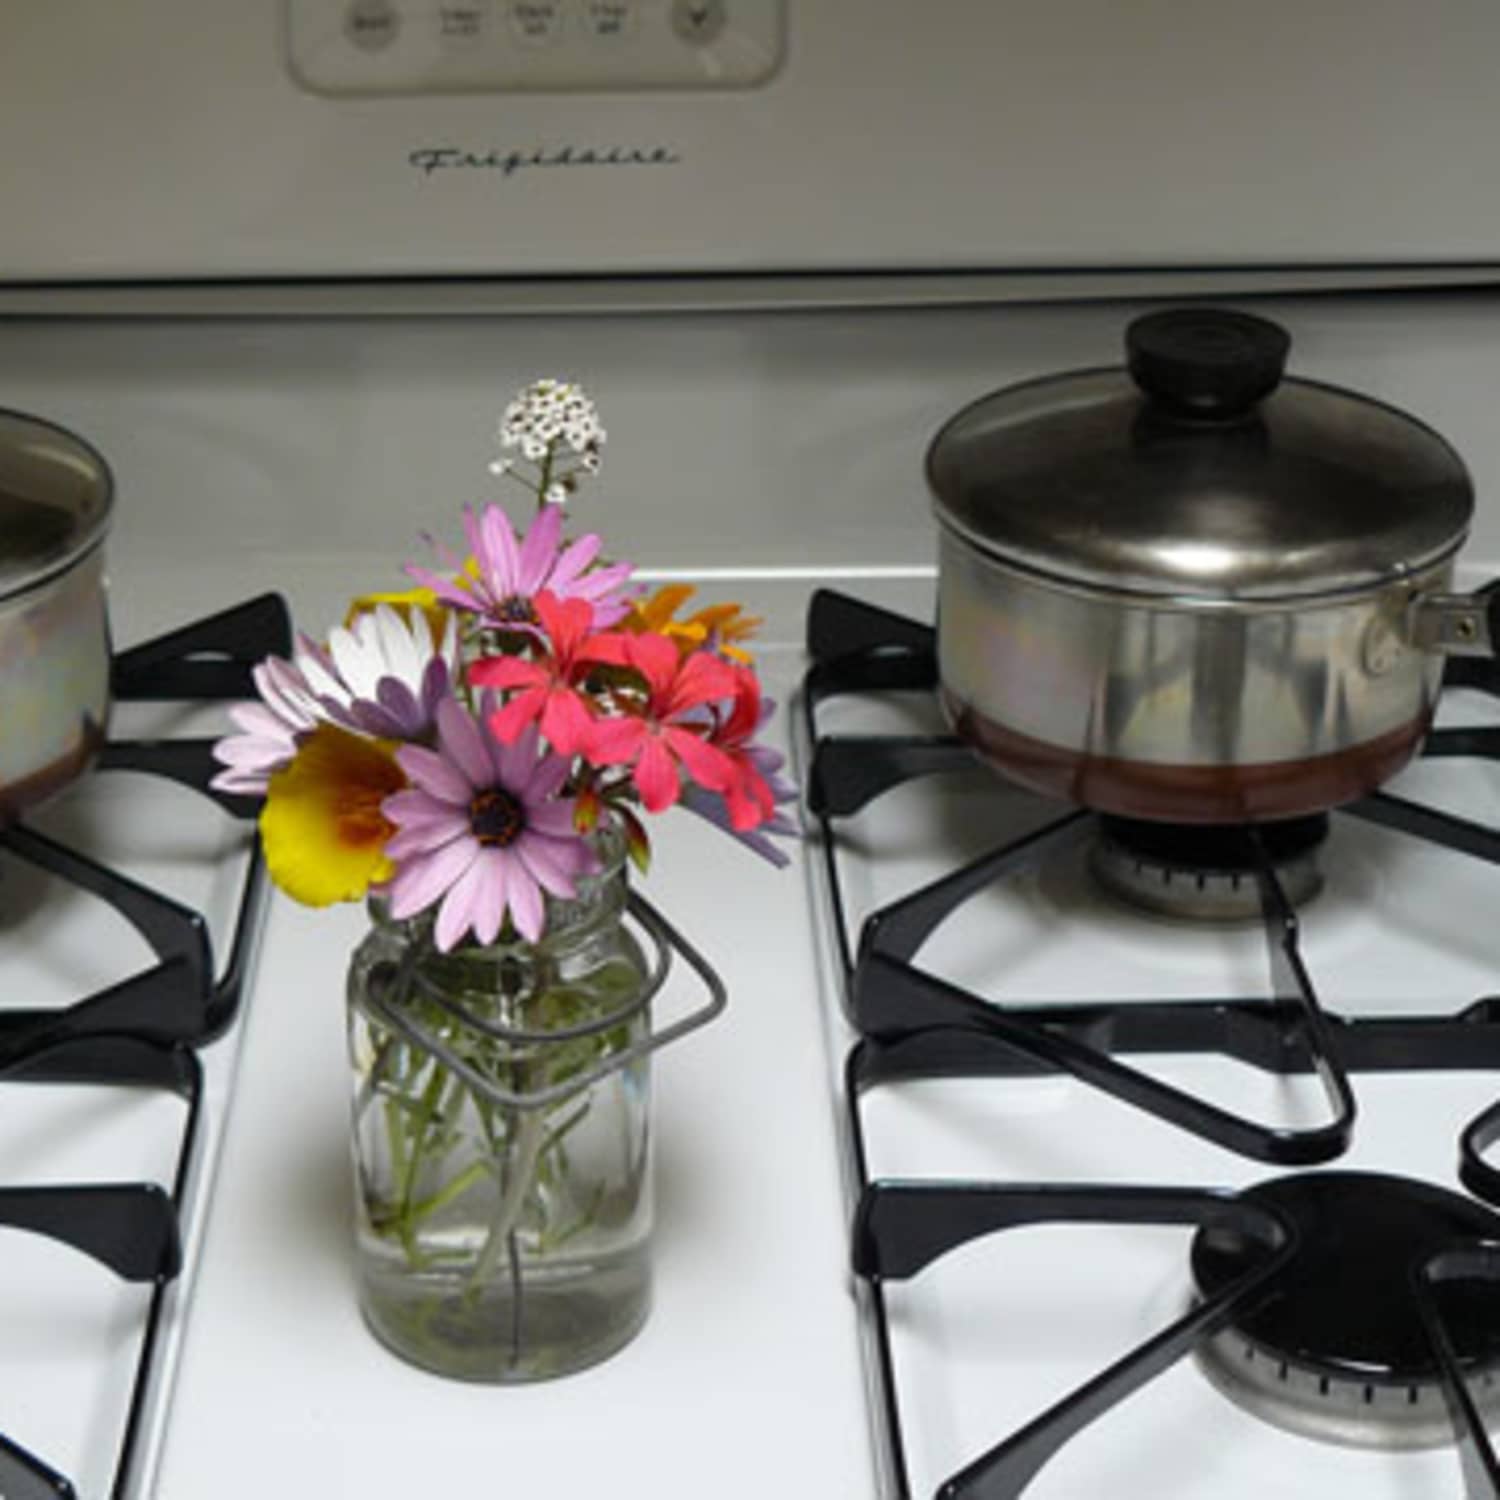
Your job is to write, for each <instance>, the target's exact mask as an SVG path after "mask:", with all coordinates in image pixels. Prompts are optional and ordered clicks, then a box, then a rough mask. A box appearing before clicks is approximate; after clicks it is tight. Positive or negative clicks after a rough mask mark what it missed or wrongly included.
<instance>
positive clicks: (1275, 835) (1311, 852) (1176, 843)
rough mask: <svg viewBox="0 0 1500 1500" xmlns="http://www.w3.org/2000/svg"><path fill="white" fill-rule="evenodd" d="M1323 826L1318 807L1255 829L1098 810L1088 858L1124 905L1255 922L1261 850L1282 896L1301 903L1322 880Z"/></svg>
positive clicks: (1173, 914) (1168, 913) (1188, 918)
mask: <svg viewBox="0 0 1500 1500" xmlns="http://www.w3.org/2000/svg"><path fill="white" fill-rule="evenodd" d="M1327 831H1328V820H1327V817H1326V816H1322V815H1315V816H1313V817H1309V818H1296V819H1291V820H1288V821H1287V822H1285V823H1275V824H1266V825H1264V826H1263V827H1260V828H1256V829H1254V830H1252V829H1250V828H1248V827H1237V826H1225V827H1218V826H1215V825H1204V826H1202V827H1197V826H1188V825H1181V824H1170V823H1148V822H1144V821H1138V820H1136V819H1132V818H1114V817H1102V818H1100V820H1099V836H1098V839H1097V840H1096V841H1095V843H1094V845H1093V847H1092V849H1091V850H1090V856H1089V864H1090V868H1091V870H1092V871H1093V874H1094V877H1095V879H1097V880H1098V882H1099V883H1100V885H1102V886H1103V887H1104V888H1105V890H1107V891H1108V892H1109V893H1110V894H1111V895H1113V896H1116V897H1118V898H1119V899H1120V900H1122V901H1125V902H1127V903H1128V904H1129V905H1131V906H1136V907H1141V908H1143V909H1144V910H1146V911H1151V912H1156V913H1157V914H1158V915H1161V916H1167V917H1175V918H1178V919H1181V920H1185V921H1192V922H1254V921H1258V920H1259V919H1260V916H1261V894H1260V880H1259V878H1258V877H1257V875H1256V865H1257V859H1258V858H1260V857H1261V855H1260V851H1261V850H1263V851H1264V857H1265V858H1266V859H1267V860H1268V861H1269V864H1270V867H1271V869H1272V870H1273V871H1274V872H1275V875H1276V879H1277V881H1278V883H1279V884H1280V886H1281V889H1282V892H1283V893H1284V894H1285V896H1286V899H1287V901H1288V902H1289V903H1290V904H1291V905H1292V906H1302V905H1305V904H1306V903H1307V902H1309V901H1311V900H1312V898H1313V897H1314V896H1316V895H1317V894H1318V892H1319V891H1320V890H1322V888H1323V873H1322V870H1321V869H1320V868H1319V866H1318V850H1319V848H1320V847H1321V845H1322V842H1323V839H1324V838H1325V837H1326V836H1327ZM1253 840H1256V841H1258V845H1257V843H1256V842H1253Z"/></svg>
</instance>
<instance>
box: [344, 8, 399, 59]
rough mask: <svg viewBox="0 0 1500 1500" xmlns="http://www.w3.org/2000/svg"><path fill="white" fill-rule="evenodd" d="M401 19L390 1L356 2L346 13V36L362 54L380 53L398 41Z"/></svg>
mask: <svg viewBox="0 0 1500 1500" xmlns="http://www.w3.org/2000/svg"><path fill="white" fill-rule="evenodd" d="M400 30H401V17H400V15H399V14H397V11H396V7H395V6H394V5H392V4H391V3H390V0H354V4H353V5H351V6H350V7H349V9H348V10H346V11H345V12H344V35H345V36H346V37H348V38H349V40H350V41H351V42H353V43H354V45H355V46H356V47H358V48H359V49H360V51H361V52H379V51H380V50H381V49H382V48H384V47H389V46H390V44H391V43H392V42H394V41H395V40H396V33H397V32H398V31H400Z"/></svg>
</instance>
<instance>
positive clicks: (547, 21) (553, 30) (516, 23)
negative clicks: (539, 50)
mask: <svg viewBox="0 0 1500 1500" xmlns="http://www.w3.org/2000/svg"><path fill="white" fill-rule="evenodd" d="M505 9H506V12H507V13H508V14H509V16H510V29H511V34H512V35H513V36H514V37H515V39H516V40H517V41H518V42H520V43H521V45H522V46H524V47H550V46H551V45H552V44H553V43H555V42H560V41H561V40H562V37H563V30H564V28H565V27H566V26H567V23H568V18H567V7H566V5H565V4H564V3H563V0H507V4H506V7H505Z"/></svg>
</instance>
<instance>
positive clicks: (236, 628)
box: [0, 595, 291, 1500]
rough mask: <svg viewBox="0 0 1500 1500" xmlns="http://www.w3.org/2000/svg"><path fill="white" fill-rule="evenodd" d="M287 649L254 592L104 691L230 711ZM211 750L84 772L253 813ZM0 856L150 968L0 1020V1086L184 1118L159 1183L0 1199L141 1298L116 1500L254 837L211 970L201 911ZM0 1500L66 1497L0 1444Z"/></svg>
mask: <svg viewBox="0 0 1500 1500" xmlns="http://www.w3.org/2000/svg"><path fill="white" fill-rule="evenodd" d="M290 647H291V623H290V619H289V616H288V614H287V609H286V605H285V604H284V602H283V601H282V600H281V599H280V598H279V597H278V596H276V595H264V596H262V597H260V598H258V599H254V600H251V601H249V602H248V603H245V604H243V605H239V606H237V607H235V608H232V609H229V610H225V611H224V612H222V613H220V614H216V615H213V616H211V617H209V618H206V619H204V620H201V621H198V622H196V623H195V624H192V625H189V626H186V627H184V628H183V629H180V630H176V631H173V632H171V633H170V634H168V635H164V636H161V637H159V638H157V639H155V640H152V641H149V642H147V643H145V644H144V645H141V646H138V647H135V648H134V649H132V650H129V651H126V652H123V653H121V654H119V655H117V656H116V657H115V659H114V662H113V668H112V673H111V683H112V691H113V694H114V696H115V698H116V699H117V700H121V701H128V700H136V701H147V700H149V701H161V702H188V701H225V700H231V699H243V698H247V697H251V696H253V694H254V686H253V683H252V681H251V675H250V673H251V668H252V667H253V666H254V665H255V664H256V663H257V662H258V661H260V660H261V659H262V658H263V657H265V656H266V655H268V654H270V653H273V652H275V653H282V654H285V653H286V652H288V651H289V650H290ZM212 743H213V742H212V741H211V740H207V739H203V740H199V739H181V738H178V739H163V740H155V741H140V740H111V741H110V742H109V743H108V744H107V745H106V746H105V747H104V749H103V750H102V752H101V754H100V756H99V759H98V762H97V767H96V769H97V770H98V771H99V772H101V773H107V772H109V771H111V770H129V771H136V772H143V773H146V774H149V775H155V776H161V777H165V778H168V779H170V780H172V781H175V782H178V783H180V784H182V785H184V786H187V787H189V788H191V789H193V790H195V791H197V792H199V793H201V794H202V796H203V798H204V799H206V800H205V803H204V805H205V807H211V806H214V805H216V806H217V809H218V810H219V811H218V812H217V813H214V812H211V813H210V815H211V816H223V815H227V816H229V817H231V818H234V819H237V820H241V821H250V820H253V818H254V817H255V815H256V812H257V810H258V808H257V804H256V803H255V802H254V801H253V800H252V799H249V798H244V797H237V796H232V795H227V794H225V793H222V792H219V791H217V790H215V789H214V788H213V787H211V786H210V785H209V782H210V780H211V778H212V777H213V776H214V774H215V773H216V771H217V770H218V766H217V765H216V763H215V762H214V760H213V758H212V755H211V753H210V751H211V746H212ZM0 849H4V850H6V851H8V852H9V853H10V854H12V855H13V856H15V857H17V858H19V859H22V860H24V861H26V862H28V863H30V864H32V865H34V866H36V867H38V868H40V869H42V870H45V871H46V872H48V873H49V874H51V875H54V876H57V877H59V878H61V879H63V880H65V881H68V882H69V883H71V884H72V885H74V886H76V887H77V888H79V889H80V890H83V891H85V892H88V893H89V894H91V895H93V896H95V897H97V898H98V899H100V900H102V901H105V902H107V903H108V904H109V905H111V906H112V907H114V909H115V910H116V911H118V912H119V913H120V914H121V915H122V916H124V917H125V918H126V919H127V920H128V921H129V922H130V924H131V925H132V926H133V927H134V928H135V929H136V930H137V931H138V932H139V933H140V934H141V935H142V937H143V938H145V940H146V942H147V943H148V944H149V946H150V948H151V951H152V954H153V956H154V958H155V962H154V963H153V964H151V965H150V966H149V967H147V968H146V969H144V970H142V971H141V972H139V973H137V974H134V975H131V976H129V977H128V978H126V979H124V980H122V981H120V982H119V983H117V984H114V985H111V986H109V987H108V988H106V989H104V990H101V991H99V992H97V993H95V994H92V995H88V996H85V997H84V998H82V999H79V1000H77V1001H75V1002H73V1003H71V1004H69V1005H67V1006H65V1007H63V1008H61V1009H56V1008H54V1009H35V1008H32V1009H27V1008H24V1007H14V1008H11V1007H7V1008H6V1009H5V1010H4V1011H3V1012H0V1081H3V1082H5V1083H16V1084H25V1085H28V1086H36V1085H40V1084H52V1085H59V1084H75V1085H76V1084H95V1085H111V1086H117V1087H126V1088H140V1089H149V1090H156V1091H162V1092H169V1093H172V1094H175V1095H177V1096H178V1097H179V1098H181V1099H182V1101H183V1103H184V1106H185V1108H184V1113H183V1124H182V1131H181V1135H180V1137H179V1144H178V1149H177V1156H176V1165H175V1168H174V1170H173V1177H172V1182H171V1184H170V1186H164V1185H162V1184H159V1183H153V1182H137V1183H118V1184H109V1185H98V1184H78V1185H67V1184H63V1185H57V1186H47V1187H0V1224H4V1225H6V1226H8V1227H12V1228H17V1229H22V1230H28V1231H33V1232H35V1233H38V1234H41V1235H45V1236H47V1237H49V1238H52V1239H56V1240H59V1241H62V1242H64V1243H66V1244H68V1245H71V1246H72V1247H73V1248H74V1249H76V1250H79V1251H81V1252H83V1253H84V1254H86V1255H88V1256H90V1257H92V1258H93V1259H94V1260H96V1261H98V1262H99V1263H100V1265H101V1267H103V1268H104V1269H105V1270H107V1271H110V1272H113V1273H114V1274H115V1275H116V1276H119V1277H121V1278H122V1279H124V1280H127V1281H132V1282H142V1283H147V1284H149V1285H150V1286H151V1287H152V1292H151V1297H150V1304H149V1307H148V1309H147V1313H146V1316H145V1320H144V1324H143V1327H142V1332H141V1339H140V1346H139V1352H138V1355H137V1358H136V1365H135V1376H134V1380H133V1384H132V1390H131V1395H130V1401H129V1408H128V1411H127V1414H126V1417H125V1421H124V1426H123V1430H122V1433H121V1436H120V1442H119V1447H118V1450H117V1457H116V1460H115V1465H114V1476H113V1479H112V1481H111V1487H110V1491H109V1494H110V1497H111V1500H122V1497H123V1496H124V1495H125V1494H126V1493H127V1489H128V1485H129V1483H130V1479H131V1470H132V1465H133V1462H134V1459H135V1457H136V1452H137V1447H138V1443H139V1438H140V1429H141V1423H142V1419H143V1415H144V1407H145V1399H146V1393H147V1390H148V1387H149V1382H150V1380H151V1378H152V1367H153V1356H154V1354H155V1351H156V1350H157V1348H158V1345H159V1338H160V1332H161V1324H162V1313H163V1305H164V1296H165V1292H166V1288H167V1287H168V1286H169V1285H170V1283H171V1281H172V1280H173V1278H174V1277H175V1276H176V1275H177V1272H178V1269H179V1267H180V1264H181V1243H180V1231H179V1225H180V1219H181V1211H182V1208H183V1203H184V1194H185V1192H186V1189H187V1184H188V1180H189V1177H190V1174H191V1171H192V1168H193V1161H194V1150H195V1145H196V1141H197V1136H198V1127H199V1116H200V1101H201V1096H202V1072H201V1069H200V1066H199V1063H198V1058H197V1056H196V1054H195V1053H194V1051H193V1050H192V1049H193V1048H194V1047H195V1046H198V1045H201V1044H203V1043H205V1042H208V1041H211V1040H213V1039H214V1038H215V1037H217V1036H219V1035H221V1034H222V1033H223V1032H224V1031H225V1030H226V1029H227V1028H228V1027H229V1026H230V1025H231V1024H232V1023H233V1021H234V1020H235V1018H236V1016H237V1014H238V1011H239V1007H240V1002H241V998H242V995H243V989H244V984H245V980H246V972H247V967H248V962H249V954H250V947H251V944H252V942H253V940H254V937H255V934H256V932H257V931H258V928H259V918H260V915H261V911H262V908H263V905H264V898H265V885H266V881H265V869H264V862H263V859H262V856H261V851H260V845H259V839H258V837H255V836H254V835H252V837H251V841H250V848H249V853H248V855H247V856H246V859H245V869H244V874H243V877H242V881H241V886H240V893H239V898H238V904H237V909H236V915H235V918H234V927H233V935H232V937H231V939H230V947H229V953H228V955H227V960H226V962H225V964H224V966H223V970H222V972H219V970H218V968H217V966H216V961H215V955H214V953H213V951H212V945H211V942H210V936H209V931H208V924H207V921H206V919H205V917H204V915H203V914H202V913H201V912H197V911H194V910H192V909H190V908H188V907H186V906H183V905H182V904H181V903H179V902H177V901H175V900H173V899H172V898H171V897H169V896H167V895H165V894H164V893H162V892H160V891H156V890H153V889H151V888H150V887H148V886H146V885H143V884H141V883H139V882H137V881H134V880H131V879H129V878H128V877H126V876H125V875H123V874H121V873H120V872H118V871H114V870H111V869H109V868H107V867H106V866H104V865H102V864H100V863H98V862H97V861H95V860H93V859H91V858H90V857H89V856H88V855H86V854H85V853H83V852H82V851H81V850H79V849H76V848H72V847H70V846H69V845H67V844H65V843H63V842H60V841H59V840H57V839H54V838H50V837H48V836H46V835H43V834H42V833H40V832H38V831H37V830H35V829H32V828H29V827H27V826H26V825H25V823H24V822H22V823H18V824H13V825H11V826H9V827H7V828H5V829H3V830H0ZM0 1421H3V1413H0ZM0 1494H3V1495H4V1496H5V1497H6V1500H54V1497H68V1496H72V1495H73V1494H74V1487H73V1485H72V1483H71V1482H70V1480H69V1479H68V1478H67V1477H66V1476H64V1475H62V1474H60V1473H58V1472H57V1470H55V1469H54V1468H53V1467H51V1466H50V1465H49V1464H48V1463H47V1462H46V1461H45V1459H44V1458H42V1457H41V1456H39V1455H37V1454H34V1453H31V1452H28V1451H27V1450H26V1449H25V1448H24V1447H23V1446H21V1444H20V1443H19V1442H18V1441H16V1440H15V1439H14V1438H11V1437H8V1436H6V1435H4V1434H3V1433H0Z"/></svg>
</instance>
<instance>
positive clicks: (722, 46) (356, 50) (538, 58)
mask: <svg viewBox="0 0 1500 1500" xmlns="http://www.w3.org/2000/svg"><path fill="white" fill-rule="evenodd" d="M286 38H287V50H288V56H287V61H288V65H289V66H290V68H291V71H292V76H293V77H294V78H295V79H296V80H297V82H298V83H299V84H301V85H302V87H304V88H307V89H311V90H313V91H314V92H317V93H323V94H397V95H412V94H442V93H545V92H564V93H576V92H584V91H593V92H606V91H613V90H632V91H639V90H651V89H743V88H753V87H755V86H756V85H758V84H762V83H765V82H766V81H767V80H768V79H769V78H771V77H772V75H773V74H774V73H775V72H776V70H777V68H779V67H780V65H781V59H782V54H783V52H784V50H785V43H786V16H785V0H286Z"/></svg>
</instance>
